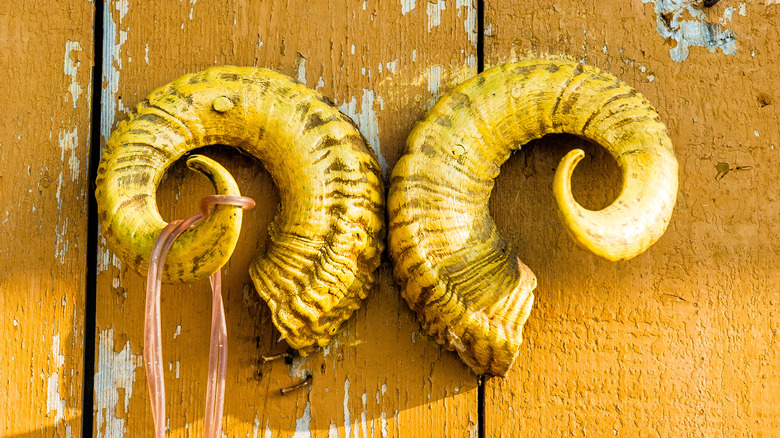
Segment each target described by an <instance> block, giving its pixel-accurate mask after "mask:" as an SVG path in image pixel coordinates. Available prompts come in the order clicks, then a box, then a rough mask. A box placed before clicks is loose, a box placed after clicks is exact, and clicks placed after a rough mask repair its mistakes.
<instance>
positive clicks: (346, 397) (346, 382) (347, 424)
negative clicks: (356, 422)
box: [344, 378, 352, 438]
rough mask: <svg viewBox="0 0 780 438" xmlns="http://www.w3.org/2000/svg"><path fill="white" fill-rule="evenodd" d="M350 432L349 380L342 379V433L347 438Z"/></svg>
mask: <svg viewBox="0 0 780 438" xmlns="http://www.w3.org/2000/svg"><path fill="white" fill-rule="evenodd" d="M351 430H352V418H351V417H350V415H349V378H346V379H344V432H346V434H345V435H344V436H345V437H347V438H348V437H349V434H350V431H351Z"/></svg>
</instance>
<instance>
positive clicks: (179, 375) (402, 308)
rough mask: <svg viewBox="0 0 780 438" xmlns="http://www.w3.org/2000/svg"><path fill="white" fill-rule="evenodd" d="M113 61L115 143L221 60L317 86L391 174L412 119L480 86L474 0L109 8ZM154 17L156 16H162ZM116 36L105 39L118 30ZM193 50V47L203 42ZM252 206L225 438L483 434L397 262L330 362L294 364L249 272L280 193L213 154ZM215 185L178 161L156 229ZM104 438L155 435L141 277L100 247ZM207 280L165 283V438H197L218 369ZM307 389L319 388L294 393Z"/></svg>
mask: <svg viewBox="0 0 780 438" xmlns="http://www.w3.org/2000/svg"><path fill="white" fill-rule="evenodd" d="M106 11H107V13H108V14H109V17H108V20H107V21H106V23H107V28H108V29H115V33H114V34H113V35H114V36H115V37H113V39H111V40H109V41H106V45H107V53H109V54H110V56H111V62H110V68H109V69H108V71H107V73H106V81H105V82H104V85H105V89H104V92H105V93H106V95H105V100H104V105H103V110H104V112H103V116H104V120H105V121H108V124H107V125H105V126H103V127H102V130H103V140H105V139H106V138H107V136H108V135H109V134H110V131H111V128H112V127H113V126H115V123H116V122H117V121H118V120H120V119H121V118H122V117H123V116H124V115H125V113H126V111H128V110H129V108H131V107H132V106H133V105H135V104H136V103H137V102H139V101H140V100H141V99H143V98H144V97H145V96H146V95H147V94H149V92H150V91H152V90H153V89H154V88H156V87H158V86H160V85H162V84H165V83H167V82H169V81H171V80H173V79H175V78H177V77H179V76H181V75H183V74H185V73H189V72H194V71H199V70H202V69H204V68H206V67H209V66H213V65H223V64H233V65H249V66H254V65H256V66H259V67H267V68H272V69H276V70H278V71H280V72H282V73H284V74H286V75H289V76H292V77H294V78H297V79H299V80H301V81H302V82H304V83H306V84H307V85H308V86H310V87H312V88H315V89H318V90H319V91H320V92H322V93H323V94H325V95H326V96H328V97H329V98H331V99H332V100H333V101H334V102H335V104H336V105H337V106H338V107H340V108H341V109H342V111H344V112H345V113H346V114H347V115H349V116H350V117H351V118H352V119H353V120H354V121H355V122H356V123H357V125H358V127H359V129H360V131H361V132H362V133H363V135H364V136H365V137H366V139H367V140H368V142H369V144H370V145H371V146H372V147H373V148H374V150H375V151H376V152H378V155H379V163H380V166H381V167H382V168H383V172H384V174H385V176H387V175H389V170H390V169H392V167H393V165H394V163H395V161H396V160H397V159H398V157H399V156H400V153H401V149H402V146H403V143H404V140H405V138H406V136H407V135H408V133H409V131H410V130H411V128H412V126H413V125H414V123H415V122H416V121H417V120H418V119H419V118H420V117H421V116H422V114H423V113H424V112H425V111H426V110H427V109H428V108H429V106H430V105H432V104H433V102H434V101H435V99H436V98H437V97H438V96H439V95H440V94H442V93H443V92H446V91H447V90H449V89H451V88H452V86H453V85H454V84H456V83H458V82H461V81H462V80H464V79H465V78H467V77H469V76H471V75H473V74H475V73H476V6H475V4H473V3H472V2H468V1H464V2H461V1H458V2H446V4H445V2H439V3H436V4H425V3H420V2H379V1H358V2H352V1H350V2H346V1H343V2H327V3H312V2H304V1H302V0H301V1H271V2H260V3H254V2H253V3H251V4H250V3H233V2H231V3H229V4H227V6H226V4H225V3H224V2H216V1H206V0H198V1H197V2H184V3H183V4H181V5H179V4H177V3H173V4H171V3H166V4H160V5H152V4H150V3H144V4H139V3H133V2H130V3H127V2H120V1H111V2H108V3H106ZM154 17H157V18H156V19H154ZM109 35H111V34H110V33H109ZM195 42H197V43H195ZM205 153H206V154H207V155H210V156H212V157H215V158H216V159H218V160H219V161H220V162H221V163H222V164H224V165H225V166H226V167H227V168H228V170H229V171H230V172H231V173H232V174H233V175H234V176H235V177H236V180H237V182H238V184H239V187H240V189H241V192H242V194H244V195H247V196H251V197H253V198H254V199H255V200H257V201H258V206H257V208H255V209H254V210H251V211H247V212H245V213H244V217H243V230H242V232H241V237H240V240H239V243H238V247H237V249H236V252H235V254H234V256H233V257H232V259H231V261H230V262H228V264H227V265H226V267H225V270H224V271H223V282H224V285H223V291H224V292H223V293H224V296H225V306H226V316H227V323H228V338H229V340H230V341H229V355H228V382H227V402H226V406H225V422H224V430H225V433H227V434H228V435H229V436H250V437H252V436H258V437H261V436H262V437H264V436H268V435H267V434H269V433H270V434H271V436H274V437H276V436H282V437H284V436H293V435H294V434H295V433H296V432H299V433H303V434H304V436H306V435H307V434H308V433H309V432H311V434H312V435H313V436H323V437H325V436H328V437H330V436H336V435H338V436H341V437H346V436H349V437H356V436H357V437H363V436H377V437H380V436H421V437H423V436H475V434H476V433H477V379H476V376H475V375H474V374H472V373H471V372H470V371H469V369H468V368H467V367H466V366H465V365H463V364H462V362H461V361H460V360H459V359H458V357H457V356H456V355H455V354H453V353H450V352H446V351H443V350H442V349H441V348H439V346H438V345H436V343H435V342H434V341H433V340H431V339H429V338H428V337H427V336H426V335H424V334H423V332H422V331H421V330H420V326H419V323H418V322H417V321H416V318H415V316H414V313H413V312H412V310H410V309H409V308H408V306H407V305H406V303H405V302H404V301H403V299H402V298H401V297H400V295H399V291H398V289H397V288H396V287H395V285H394V283H393V280H392V271H391V269H390V266H389V264H388V262H387V260H385V261H384V262H383V264H382V266H381V267H380V268H379V271H378V276H379V279H380V281H379V286H378V287H377V288H375V289H374V290H372V291H370V293H369V296H368V298H367V299H366V301H365V302H364V303H363V305H362V307H361V308H360V309H359V310H358V311H357V312H356V313H355V314H354V315H353V316H352V317H351V318H350V319H349V320H348V321H347V322H346V323H344V325H342V328H341V329H340V330H339V331H338V332H337V333H336V335H335V337H334V339H333V341H332V342H331V344H330V345H329V346H328V347H326V348H325V349H324V350H320V351H319V352H317V353H315V354H311V355H309V356H308V357H307V358H304V359H300V358H298V359H295V360H294V361H293V362H292V363H291V364H286V363H284V361H277V362H269V363H266V364H262V363H261V357H262V356H263V355H268V354H275V353H281V352H284V351H285V350H286V349H287V345H286V344H285V342H278V341H277V339H278V337H279V332H278V331H277V330H276V329H275V328H273V324H272V323H271V319H270V312H269V310H268V308H267V307H266V305H265V304H264V303H263V302H262V301H261V300H260V299H259V298H258V297H257V293H256V292H255V290H254V287H253V286H252V283H251V280H250V278H249V275H248V273H247V271H248V267H249V264H250V261H251V258H252V257H253V255H254V254H255V253H256V252H257V251H258V249H259V248H260V249H262V248H263V246H264V245H265V243H266V241H267V232H266V228H267V226H268V225H269V223H270V222H271V220H272V218H273V216H274V214H275V213H276V209H277V206H278V205H279V197H278V196H279V195H278V194H277V191H276V189H275V188H274V186H273V183H272V181H271V178H270V177H269V175H268V173H266V172H265V170H264V169H263V167H262V165H261V164H260V163H259V162H258V161H255V160H254V159H252V158H250V157H248V156H246V155H242V154H240V153H238V152H236V151H235V150H231V149H228V148H207V150H206V151H205ZM211 190H212V189H211V188H210V187H209V185H208V183H207V182H206V181H205V180H203V179H202V178H201V177H200V176H198V175H194V174H193V173H192V172H191V171H189V170H188V169H186V167H185V166H184V165H183V163H179V164H176V165H174V166H173V168H172V169H171V170H170V171H169V172H168V176H167V178H165V179H164V181H163V182H162V188H161V189H160V191H159V192H158V195H159V196H158V206H159V207H160V210H161V213H162V217H163V219H165V220H171V219H174V218H178V217H184V216H187V215H189V214H191V213H193V212H194V211H195V209H196V208H197V202H198V201H199V199H200V198H201V197H202V196H204V195H206V194H209V193H211ZM99 244H100V249H99V251H100V253H99V255H100V257H99V263H98V271H99V276H98V298H97V302H98V309H97V326H98V328H97V334H96V338H97V339H96V340H97V351H96V372H97V374H96V379H95V394H96V395H95V400H96V405H95V423H94V424H95V433H96V435H97V436H99V437H121V436H151V433H152V427H151V426H152V418H151V412H150V409H149V401H148V395H147V390H146V380H145V376H144V371H143V366H142V358H141V355H142V352H143V349H142V339H143V336H142V332H143V330H142V326H143V304H144V297H143V292H142V290H143V279H142V278H141V277H140V276H138V275H137V274H135V273H133V272H132V270H131V269H129V267H128V265H127V264H125V263H122V262H121V261H120V259H119V258H117V257H116V256H115V255H114V254H113V253H112V252H110V251H109V250H108V247H107V245H106V242H105V241H104V240H102V239H100V240H99ZM210 301H211V299H210V291H209V288H208V284H207V282H202V283H197V284H195V285H191V286H164V287H163V291H162V319H163V321H162V333H163V360H164V362H165V377H166V392H167V394H168V409H167V411H168V413H169V417H170V430H171V436H201V435H202V424H203V408H204V403H203V402H204V397H205V376H206V369H207V353H208V351H207V340H208V336H209V323H210V320H209V315H210ZM307 374H311V375H312V376H313V382H312V385H311V387H310V388H304V389H301V390H298V391H295V392H291V393H289V394H288V395H285V396H281V395H280V394H279V390H280V389H281V388H283V387H286V386H289V385H292V384H295V383H298V382H300V381H302V380H303V379H304V378H305V376H306V375H307Z"/></svg>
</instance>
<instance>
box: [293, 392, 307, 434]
mask: <svg viewBox="0 0 780 438" xmlns="http://www.w3.org/2000/svg"><path fill="white" fill-rule="evenodd" d="M310 423H311V401H310V400H307V401H306V407H305V408H303V415H301V418H299V419H297V420H295V433H294V434H293V436H292V438H305V437H310V436H311V427H310V426H309V425H310Z"/></svg>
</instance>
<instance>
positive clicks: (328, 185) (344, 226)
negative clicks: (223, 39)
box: [96, 67, 384, 355]
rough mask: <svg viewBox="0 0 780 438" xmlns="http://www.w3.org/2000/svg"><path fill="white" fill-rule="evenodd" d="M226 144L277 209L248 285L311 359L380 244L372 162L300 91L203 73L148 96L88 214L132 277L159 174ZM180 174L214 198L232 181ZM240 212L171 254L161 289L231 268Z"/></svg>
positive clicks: (221, 209) (260, 73)
mask: <svg viewBox="0 0 780 438" xmlns="http://www.w3.org/2000/svg"><path fill="white" fill-rule="evenodd" d="M213 144H225V145H230V146H234V147H238V148H240V149H242V150H244V151H245V152H247V153H249V154H251V155H252V156H254V157H256V158H258V159H259V160H260V161H261V162H262V163H263V164H264V165H265V167H266V169H267V170H268V172H269V173H270V174H271V176H272V178H273V180H274V182H275V184H276V187H277V189H278V190H279V194H280V198H281V206H280V208H279V211H278V212H277V214H276V216H275V218H274V220H273V222H272V224H271V225H270V227H269V230H268V233H269V239H268V243H267V245H266V248H265V251H264V252H263V253H262V254H259V256H258V257H257V258H256V259H255V260H254V261H253V262H252V264H251V267H250V276H251V277H252V280H253V282H254V284H255V288H256V289H257V292H258V293H259V294H260V296H261V297H262V298H263V299H264V300H265V301H266V302H267V303H268V305H269V307H270V308H271V313H272V317H273V322H274V324H275V325H276V327H277V328H278V329H279V331H280V332H281V335H282V337H283V338H285V339H286V340H287V342H288V343H289V344H290V346H292V347H293V348H296V349H298V350H299V351H300V352H301V353H302V354H304V355H305V354H306V353H307V352H309V351H310V350H312V349H314V348H316V347H317V346H324V345H326V344H327V343H328V341H329V340H330V339H331V337H332V336H333V334H334V333H335V332H336V330H337V329H338V327H339V326H340V325H341V323H342V322H343V321H345V320H346V319H347V318H349V316H350V315H351V314H352V313H353V312H354V311H355V309H357V308H358V307H359V305H360V302H361V300H363V299H365V298H366V296H367V293H368V290H369V289H370V288H371V287H372V286H373V285H374V283H375V276H374V271H375V269H376V268H377V267H378V266H379V261H380V255H381V253H382V249H383V247H384V245H383V238H384V236H383V233H384V186H383V182H382V177H381V170H380V167H379V164H378V162H377V159H376V156H375V154H374V153H373V151H372V150H371V148H370V147H368V146H367V145H366V142H365V139H364V138H363V137H362V136H361V134H360V132H359V131H358V129H357V128H356V126H355V124H354V122H352V120H351V119H349V118H348V117H347V116H345V115H344V114H342V113H340V112H339V111H338V109H337V108H335V107H334V106H333V105H332V104H331V103H330V102H329V101H328V100H327V98H325V97H323V96H322V95H321V94H319V93H317V92H316V91H314V90H311V89H309V88H307V87H306V86H304V85H302V84H301V83H299V82H297V81H295V80H294V79H291V78H289V77H287V76H284V75H282V74H279V73H275V72H273V71H270V70H266V69H260V68H243V67H214V68H209V69H207V70H204V71H202V72H199V73H194V74H188V75H186V76H183V77H181V78H179V79H177V80H175V81H173V82H171V83H170V84H168V85H165V86H163V87H161V88H159V89H158V90H156V91H154V92H153V93H152V94H151V95H149V96H148V97H147V98H146V99H144V100H143V101H142V102H141V103H140V104H138V106H137V107H136V108H135V110H134V111H132V112H131V114H130V115H129V117H128V118H127V120H124V121H122V122H120V123H119V125H118V126H117V128H116V129H115V130H114V132H113V133H112V135H111V138H110V139H109V140H108V142H107V144H106V147H105V150H104V152H103V156H102V159H101V162H100V166H99V169H98V176H97V191H96V196H97V201H98V214H99V218H100V221H101V224H102V233H103V236H104V237H105V239H106V241H107V242H108V244H109V246H110V247H111V248H112V249H113V250H114V251H115V252H116V253H117V255H119V256H120V257H121V258H122V259H123V260H125V261H126V262H127V264H128V265H129V266H131V267H132V268H134V269H135V270H136V271H138V272H140V273H143V272H144V271H145V269H146V266H147V264H148V262H149V255H150V252H151V248H152V245H153V244H154V241H155V238H156V237H157V235H158V234H159V233H160V231H161V230H162V229H163V228H164V227H165V225H166V223H165V221H164V220H163V219H162V218H161V216H160V214H159V212H158V210H157V204H156V191H157V188H158V186H159V183H160V180H161V178H162V177H163V174H164V173H165V171H166V169H167V168H168V167H169V166H170V165H171V164H173V163H174V162H175V161H176V160H177V159H179V158H180V157H182V156H184V155H185V154H187V153H188V152H189V151H192V150H193V149H196V148H199V147H202V146H207V145H213ZM188 165H189V166H190V167H191V168H193V169H195V170H198V171H200V172H201V173H203V174H204V175H206V176H207V177H209V178H210V179H211V180H212V182H213V183H214V185H215V187H216V190H217V193H219V194H232V195H237V194H238V187H237V185H236V183H235V181H233V179H232V177H231V176H230V175H229V174H228V173H227V172H226V171H225V170H224V169H223V168H222V167H221V166H219V165H218V164H216V163H215V162H213V161H212V160H210V159H207V158H205V157H198V156H193V157H192V158H190V159H189V161H188ZM240 225H241V209H240V207H234V206H226V205H220V206H217V207H216V208H215V210H214V212H213V213H212V214H211V215H210V216H209V217H208V218H207V219H206V220H205V221H203V223H201V224H198V225H197V226H195V227H194V228H193V229H190V230H188V231H187V232H185V233H184V234H183V235H182V236H181V237H180V238H179V239H178V240H177V241H176V243H175V244H174V245H173V247H172V248H171V251H170V253H169V255H168V258H167V262H166V265H165V269H164V274H163V280H164V281H165V282H168V283H170V282H192V281H196V280H199V279H203V278H205V277H207V276H208V275H209V274H211V273H212V272H214V271H215V270H217V269H219V268H220V267H221V266H223V265H224V264H225V263H226V262H227V259H228V258H229V257H230V255H231V253H232V251H233V249H234V247H235V245H236V243H237V241H238V234H239V227H240Z"/></svg>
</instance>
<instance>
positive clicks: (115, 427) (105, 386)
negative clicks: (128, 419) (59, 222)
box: [94, 328, 143, 438]
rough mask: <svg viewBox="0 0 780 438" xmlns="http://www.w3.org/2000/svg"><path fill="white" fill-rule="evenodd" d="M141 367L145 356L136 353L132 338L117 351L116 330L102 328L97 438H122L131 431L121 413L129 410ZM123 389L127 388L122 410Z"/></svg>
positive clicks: (97, 376)
mask: <svg viewBox="0 0 780 438" xmlns="http://www.w3.org/2000/svg"><path fill="white" fill-rule="evenodd" d="M141 366H143V357H142V356H141V355H135V354H133V349H132V347H131V346H130V341H127V342H126V343H125V345H124V346H123V347H122V350H121V351H119V352H116V350H115V344H114V329H113V328H108V329H104V330H101V331H100V334H99V336H98V356H97V372H96V373H95V394H94V396H95V412H94V413H95V425H96V430H95V433H96V436H97V438H101V437H105V438H121V437H123V436H124V435H125V432H127V430H126V428H125V419H124V417H123V418H120V417H119V416H118V415H121V414H124V415H127V413H128V408H129V406H130V398H131V397H132V396H133V383H134V382H135V380H136V377H135V373H136V368H139V367H141ZM120 388H122V389H123V390H124V400H123V403H122V405H121V406H122V409H121V411H120V410H119V407H120V404H119V394H120V393H119V389H120Z"/></svg>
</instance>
